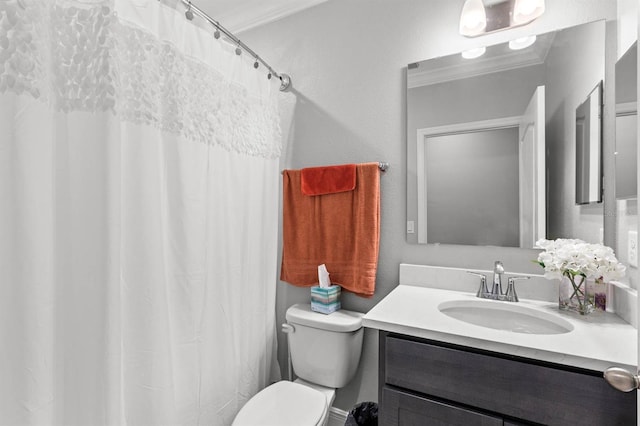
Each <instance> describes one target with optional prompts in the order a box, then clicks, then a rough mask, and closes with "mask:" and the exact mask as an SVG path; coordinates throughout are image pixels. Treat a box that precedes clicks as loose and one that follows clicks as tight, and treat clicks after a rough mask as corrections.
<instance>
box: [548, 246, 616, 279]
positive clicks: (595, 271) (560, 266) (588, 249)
mask: <svg viewBox="0 0 640 426" xmlns="http://www.w3.org/2000/svg"><path fill="white" fill-rule="evenodd" d="M536 247H538V248H541V249H543V250H544V251H543V252H541V253H540V254H539V255H538V263H539V264H540V266H542V267H543V268H544V276H545V278H547V279H561V278H562V276H566V277H567V278H569V279H570V280H571V282H572V283H574V279H575V277H576V276H581V277H583V278H582V280H584V279H596V280H602V281H604V282H609V281H611V280H615V279H619V278H622V277H623V276H624V274H625V269H626V268H625V266H624V265H623V264H621V263H620V262H618V259H616V256H615V254H614V252H613V250H612V249H611V248H610V247H607V246H604V245H602V244H590V243H586V242H584V241H582V240H575V239H564V238H558V239H556V240H545V239H541V240H538V241H537V242H536Z"/></svg>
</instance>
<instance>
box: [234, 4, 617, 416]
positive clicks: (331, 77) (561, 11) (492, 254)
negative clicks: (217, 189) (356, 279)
mask: <svg viewBox="0 0 640 426" xmlns="http://www.w3.org/2000/svg"><path fill="white" fill-rule="evenodd" d="M462 3H463V0H430V1H425V0H329V1H328V2H326V3H323V4H321V5H318V6H316V7H314V8H311V9H309V10H306V11H304V12H301V13H298V14H296V15H293V16H290V17H288V18H285V19H283V20H280V21H278V22H275V23H272V24H269V25H265V26H262V27H259V28H257V29H254V30H252V31H248V32H246V33H243V34H241V38H242V40H243V41H245V42H246V43H247V44H248V45H249V46H251V47H252V48H253V49H254V50H255V51H256V52H259V53H260V55H261V56H263V57H264V58H265V59H266V60H267V61H268V62H270V63H271V64H272V65H273V66H274V67H275V68H276V69H277V70H278V71H281V72H286V73H289V74H290V75H291V76H292V78H293V85H294V88H295V90H294V91H293V92H292V93H289V94H286V95H285V96H284V97H283V100H282V107H283V130H284V132H285V134H286V135H287V148H286V153H285V156H284V158H283V161H282V166H283V167H287V168H288V167H292V168H300V167H307V166H317V165H325V164H340V163H348V162H349V163H350V162H365V161H388V162H389V163H390V164H391V167H390V169H389V171H388V172H387V173H386V174H385V175H384V176H383V177H382V179H381V180H382V183H381V192H382V229H381V237H380V256H379V265H378V278H377V290H376V294H375V296H374V297H372V298H371V299H363V298H359V297H356V296H353V295H348V294H347V295H344V297H343V305H344V307H345V308H347V309H352V310H358V311H363V312H364V311H367V310H368V309H370V308H371V307H372V306H373V305H374V304H375V303H377V302H378V301H379V300H380V299H381V298H382V297H384V296H385V295H386V294H387V293H389V292H390V291H391V290H392V289H393V288H394V287H395V286H396V285H397V281H398V265H399V263H400V262H408V263H420V264H431V265H440V266H458V267H462V268H479V269H488V268H490V267H491V265H493V261H494V260H498V259H500V260H502V261H503V262H504V265H505V267H506V269H507V270H508V271H509V270H511V271H514V270H518V271H523V272H530V273H531V272H540V271H539V270H538V269H537V268H536V267H535V265H534V264H533V263H532V262H531V260H532V259H534V258H535V257H536V252H535V251H533V250H522V249H515V248H499V247H472V246H451V245H437V246H436V245H424V246H418V245H412V244H408V243H407V242H406V240H405V232H404V231H405V220H406V209H405V206H406V195H405V194H406V176H405V174H406V161H407V159H406V146H405V139H406V130H405V118H404V114H405V90H404V87H405V78H406V77H405V67H406V65H407V64H408V63H410V62H415V61H417V60H422V59H427V58H430V57H435V56H443V55H447V54H452V53H455V52H458V51H461V50H465V49H469V48H472V47H476V46H479V45H481V44H483V43H487V44H495V43H498V42H501V41H507V40H508V39H510V38H515V37H517V36H522V35H525V34H531V33H536V34H537V33H545V32H548V31H551V30H554V29H557V28H562V27H567V26H571V25H575V24H580V23H585V22H590V21H593V20H596V19H601V18H611V19H614V18H615V16H616V11H615V10H616V9H615V5H616V2H615V0H606V1H605V0H562V1H560V0H552V1H547V2H546V3H547V11H546V13H545V14H544V15H543V16H542V17H541V18H540V19H538V20H537V21H536V22H534V23H532V24H530V25H529V26H526V27H523V28H518V29H514V30H510V31H506V32H501V33H496V34H492V35H488V36H484V37H481V38H476V39H466V38H464V37H462V36H460V35H458V33H457V31H458V18H459V13H460V10H461V7H462ZM306 300H308V289H301V288H297V287H293V286H290V285H288V284H286V283H279V284H278V302H277V306H276V309H277V315H278V320H279V321H280V322H282V321H284V312H285V310H286V307H288V306H289V305H291V304H293V303H297V302H302V301H306ZM279 359H280V362H281V364H282V365H283V366H284V365H285V362H286V345H285V340H284V338H283V336H282V335H280V347H279ZM283 371H286V369H283ZM364 400H377V338H376V334H375V333H372V332H370V331H368V332H367V333H366V334H365V347H364V354H363V360H362V369H361V370H360V372H359V373H358V376H357V377H356V378H355V379H354V381H353V382H352V383H351V384H350V385H349V386H347V387H346V388H345V389H342V390H340V391H339V392H338V396H337V400H336V402H335V406H337V407H339V408H343V409H349V408H350V407H351V405H352V404H353V403H355V402H357V401H364Z"/></svg>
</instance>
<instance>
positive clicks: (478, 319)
mask: <svg viewBox="0 0 640 426" xmlns="http://www.w3.org/2000/svg"><path fill="white" fill-rule="evenodd" d="M438 310H440V312H442V313H443V314H445V315H448V316H450V317H451V318H455V319H457V320H460V321H464V322H466V323H469V324H473V325H477V326H481V327H487V328H493V329H496V330H506V331H512V332H514V333H527V334H563V333H568V332H570V331H572V330H573V325H571V323H570V322H569V321H567V320H565V319H563V318H560V317H558V316H556V315H553V314H550V313H547V312H543V311H538V310H536V309H532V308H528V307H526V306H522V305H519V304H518V303H512V302H498V301H494V300H482V299H478V300H452V301H448V302H443V303H441V304H440V305H439V306H438Z"/></svg>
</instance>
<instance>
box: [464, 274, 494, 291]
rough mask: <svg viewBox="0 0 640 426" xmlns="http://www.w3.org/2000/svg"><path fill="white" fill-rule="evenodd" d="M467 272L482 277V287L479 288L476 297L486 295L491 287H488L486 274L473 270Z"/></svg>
mask: <svg viewBox="0 0 640 426" xmlns="http://www.w3.org/2000/svg"><path fill="white" fill-rule="evenodd" d="M467 274H471V275H475V276H476V277H480V287H479V288H478V292H477V293H476V297H484V295H485V294H487V293H489V289H488V288H487V276H486V275H485V274H480V273H478V272H471V271H467Z"/></svg>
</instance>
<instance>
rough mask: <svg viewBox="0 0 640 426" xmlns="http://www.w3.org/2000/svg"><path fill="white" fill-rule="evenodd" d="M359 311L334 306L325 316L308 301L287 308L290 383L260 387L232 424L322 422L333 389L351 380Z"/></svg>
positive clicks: (307, 425)
mask: <svg viewBox="0 0 640 426" xmlns="http://www.w3.org/2000/svg"><path fill="white" fill-rule="evenodd" d="M362 316H363V314H361V313H359V312H351V311H347V310H339V311H336V312H333V313H332V314H329V315H324V314H320V313H317V312H313V311H312V310H311V305H308V304H298V305H293V306H291V307H290V308H289V309H288V310H287V315H286V318H287V324H284V325H283V326H282V327H283V330H284V331H285V332H286V333H288V337H289V350H290V355H291V362H292V364H293V370H294V372H295V374H296V376H298V379H296V380H295V381H294V382H289V381H285V380H283V381H280V382H277V383H274V384H273V385H271V386H268V387H266V388H265V389H263V390H262V391H260V392H259V393H257V394H256V395H255V396H254V397H253V398H251V399H250V400H249V402H247V403H246V404H245V406H244V407H242V409H241V410H240V412H239V413H238V415H237V416H236V418H235V420H234V421H233V426H258V425H260V426H322V425H326V424H327V420H328V418H329V408H330V407H331V404H333V399H334V397H335V392H336V389H337V388H341V387H343V386H345V385H346V384H347V383H349V382H350V381H351V379H352V378H353V375H354V374H355V372H356V369H357V368H358V364H359V363H360V353H361V352H362V333H363V330H362Z"/></svg>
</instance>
